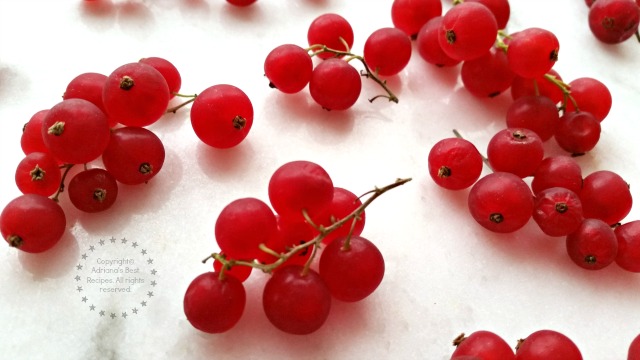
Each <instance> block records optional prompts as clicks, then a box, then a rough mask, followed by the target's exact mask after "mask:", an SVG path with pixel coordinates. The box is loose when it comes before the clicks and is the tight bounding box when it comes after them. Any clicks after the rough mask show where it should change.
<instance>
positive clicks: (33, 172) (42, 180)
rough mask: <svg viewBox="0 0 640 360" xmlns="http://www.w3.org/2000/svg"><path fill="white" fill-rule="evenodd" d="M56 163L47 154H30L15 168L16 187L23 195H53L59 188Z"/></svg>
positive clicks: (58, 174) (59, 176) (54, 159)
mask: <svg viewBox="0 0 640 360" xmlns="http://www.w3.org/2000/svg"><path fill="white" fill-rule="evenodd" d="M61 177H62V175H61V173H60V168H59V167H58V161H57V160H56V158H54V157H53V156H52V155H51V154H49V153H42V152H32V153H30V154H29V155H27V156H25V157H24V158H23V159H22V160H21V161H20V163H19V164H18V167H17V168H16V175H15V180H16V185H17V186H18V189H19V190H20V191H21V192H22V193H23V194H38V195H44V196H50V195H53V194H54V193H55V192H56V191H58V189H59V188H60V180H61Z"/></svg>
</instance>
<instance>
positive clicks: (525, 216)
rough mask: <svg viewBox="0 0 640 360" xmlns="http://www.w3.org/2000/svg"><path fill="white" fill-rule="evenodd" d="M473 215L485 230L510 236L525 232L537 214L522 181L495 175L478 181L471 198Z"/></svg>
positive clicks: (531, 198)
mask: <svg viewBox="0 0 640 360" xmlns="http://www.w3.org/2000/svg"><path fill="white" fill-rule="evenodd" d="M468 207H469V212H470V213H471V215H472V216H473V218H474V220H476V222H478V224H480V225H482V226H483V227H484V228H486V229H488V230H490V231H493V232H497V233H510V232H514V231H516V230H518V229H520V228H522V227H523V226H524V225H525V224H526V223H527V222H528V221H529V219H530V218H531V214H532V212H533V194H531V190H530V189H529V185H527V184H526V183H525V182H524V181H523V180H522V179H521V178H520V177H518V176H516V175H514V174H511V173H506V172H494V173H491V174H488V175H486V176H484V177H483V178H481V179H480V180H478V181H477V182H476V183H475V184H474V185H473V187H472V188H471V190H470V191H469V197H468Z"/></svg>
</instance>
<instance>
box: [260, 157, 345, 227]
mask: <svg viewBox="0 0 640 360" xmlns="http://www.w3.org/2000/svg"><path fill="white" fill-rule="evenodd" d="M333 191H334V189H333V182H332V180H331V177H330V176H329V174H328V173H327V171H326V170H325V169H324V168H323V167H322V166H320V165H318V164H316V163H314V162H311V161H306V160H296V161H291V162H288V163H286V164H284V165H282V166H280V167H279V168H278V169H276V171H274V172H273V174H272V175H271V178H270V179H269V201H270V202H271V206H273V209H274V210H275V211H276V212H277V213H278V214H279V215H280V216H282V217H285V218H288V219H291V220H299V221H302V220H305V218H304V217H303V211H306V212H307V214H308V215H309V216H310V217H311V218H312V219H313V218H316V217H317V216H320V215H321V214H322V212H323V211H325V209H326V208H327V207H329V206H330V205H331V200H332V199H333Z"/></svg>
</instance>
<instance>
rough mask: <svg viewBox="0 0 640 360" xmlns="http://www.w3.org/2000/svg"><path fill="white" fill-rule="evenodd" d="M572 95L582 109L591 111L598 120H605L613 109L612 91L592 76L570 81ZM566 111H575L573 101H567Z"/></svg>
mask: <svg viewBox="0 0 640 360" xmlns="http://www.w3.org/2000/svg"><path fill="white" fill-rule="evenodd" d="M568 85H569V87H570V88H571V97H573V100H575V102H576V103H577V104H578V107H579V108H580V110H582V111H586V112H589V113H591V114H592V115H593V116H594V117H595V118H596V119H598V121H602V120H604V118H605V117H607V115H608V114H609V110H611V103H612V98H611V92H610V91H609V89H608V88H607V86H606V85H605V84H603V83H602V82H600V81H599V80H596V79H594V78H590V77H582V78H578V79H575V80H572V81H570V82H569V84H568ZM565 111H569V112H570V111H575V106H574V105H573V101H567V104H566V110H565Z"/></svg>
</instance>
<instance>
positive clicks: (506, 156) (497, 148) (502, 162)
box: [487, 128, 544, 178]
mask: <svg viewBox="0 0 640 360" xmlns="http://www.w3.org/2000/svg"><path fill="white" fill-rule="evenodd" d="M543 157H544V149H543V147H542V140H541V139H540V137H539V136H538V135H537V134H536V133H535V132H533V131H531V130H529V129H523V128H519V129H518V128H516V129H514V128H507V129H504V130H501V131H499V132H497V133H496V134H495V135H494V136H493V137H492V138H491V140H490V141H489V144H488V145H487V158H488V159H489V164H490V165H491V168H492V169H493V170H494V171H503V172H510V173H512V174H515V175H517V176H519V177H521V178H524V177H527V176H531V175H533V173H534V172H535V171H536V169H537V168H538V165H540V162H542V158H543Z"/></svg>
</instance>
